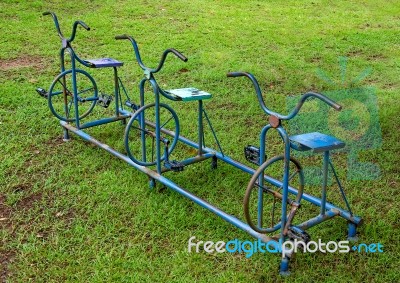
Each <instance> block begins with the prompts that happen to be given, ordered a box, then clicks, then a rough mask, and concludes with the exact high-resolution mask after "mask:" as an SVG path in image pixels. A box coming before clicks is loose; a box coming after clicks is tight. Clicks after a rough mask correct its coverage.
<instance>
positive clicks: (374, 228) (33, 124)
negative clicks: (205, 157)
mask: <svg viewBox="0 0 400 283" xmlns="http://www.w3.org/2000/svg"><path fill="white" fill-rule="evenodd" d="M65 2H66V1H43V2H42V1H1V2H0V32H1V39H0V243H1V244H0V282H3V281H4V282H29V281H32V282H63V281H67V282H111V281H114V282H120V281H122V282H169V281H171V282H193V281H196V282H277V281H288V282H399V281H400V276H399V273H398V270H399V248H398V243H399V240H400V239H399V228H400V227H399V220H398V215H399V213H400V209H399V206H398V205H397V204H396V201H398V200H399V188H400V180H399V167H398V163H399V161H400V160H399V152H400V146H399V130H398V128H399V126H398V125H399V124H400V116H399V115H398V113H399V110H400V106H399V102H398V92H399V83H398V82H399V71H400V51H399V50H400V48H399V47H400V46H399V39H400V17H399V15H400V5H399V3H398V1H334V2H332V1H319V0H315V1H312V2H311V1H273V2H270V1H190V3H189V1H164V0H159V1H138V0H135V1H123V2H121V1H78V2H76V1H71V2H68V3H65ZM47 10H51V11H54V12H56V13H57V15H58V17H59V21H60V25H61V28H62V30H63V32H64V33H65V34H67V35H69V33H70V27H71V26H72V23H73V22H74V21H75V20H78V19H80V20H83V21H85V22H86V23H87V24H88V25H89V26H90V27H91V28H92V29H91V31H90V32H86V31H85V30H83V29H81V28H79V29H78V33H77V37H76V40H75V42H74V43H75V45H74V46H75V47H76V51H77V53H78V54H79V55H80V56H81V57H82V58H100V57H105V56H107V57H113V58H116V59H119V60H121V61H124V62H125V65H124V67H123V68H122V69H121V72H120V73H121V77H122V80H123V81H124V82H125V84H126V87H127V89H128V90H129V92H130V95H131V96H132V98H133V99H134V100H137V99H138V93H137V84H138V82H139V80H140V79H141V77H142V75H141V72H140V70H139V68H138V66H137V65H136V63H135V61H134V57H133V52H132V49H131V46H130V45H129V43H128V42H127V41H116V40H115V39H114V36H115V35H118V34H125V33H126V34H130V35H132V36H134V37H135V38H136V40H137V41H138V43H139V46H140V48H141V50H142V57H143V60H144V62H145V63H146V64H148V65H151V66H155V65H156V64H157V62H158V60H159V58H160V54H161V53H162V51H163V50H164V49H166V48H169V47H175V48H176V49H178V50H180V51H182V52H183V53H184V54H185V55H186V56H187V57H188V58H189V61H188V62H187V63H183V62H181V61H180V60H178V59H176V58H172V57H171V58H169V59H168V60H167V62H166V65H165V68H164V69H163V71H162V72H161V73H160V75H159V76H158V79H159V81H160V84H161V86H162V87H164V88H166V89H167V88H174V87H186V86H196V87H198V88H200V89H205V90H207V91H209V92H211V93H212V94H213V95H214V97H213V99H212V100H211V101H208V102H206V103H205V106H206V109H207V110H208V113H209V115H210V118H211V119H212V120H213V122H214V127H215V129H216V130H217V132H218V135H219V138H220V140H221V144H222V145H223V148H224V151H225V152H226V153H229V155H231V156H233V157H234V158H237V159H239V160H241V161H244V158H243V156H242V151H243V146H245V145H247V144H257V136H258V133H259V131H260V129H261V128H262V126H263V125H265V123H266V121H267V120H266V117H265V115H264V114H263V113H262V112H261V110H260V108H259V106H258V103H257V100H256V98H255V95H254V93H253V89H252V87H251V85H250V83H249V82H248V81H246V80H245V79H230V78H226V76H225V74H226V73H227V72H229V71H238V70H243V71H248V72H251V73H253V74H254V75H256V77H257V79H258V80H259V82H260V84H261V87H262V89H263V90H264V91H265V93H266V95H265V99H266V101H267V104H268V105H269V106H270V107H271V108H272V109H274V110H276V111H280V112H283V113H286V112H287V111H288V107H287V105H290V101H291V100H290V99H289V98H290V97H291V95H292V94H300V93H302V92H305V91H308V90H314V91H316V90H318V91H321V92H325V93H332V95H333V96H335V95H336V98H338V99H339V100H340V97H339V96H338V93H339V94H340V90H345V91H346V90H354V89H357V90H360V89H361V92H363V91H364V90H365V89H367V88H368V89H371V88H372V89H373V91H372V97H373V98H375V99H376V100H371V101H372V102H371V101H370V102H369V104H368V103H367V104H365V105H368V107H372V108H368V107H367V108H368V109H373V110H374V111H375V112H374V113H375V114H376V115H377V116H375V118H376V119H375V120H374V121H375V122H376V124H377V125H378V127H375V128H374V129H375V132H374V134H375V137H377V140H378V142H376V143H375V142H374V143H373V146H372V143H371V144H369V143H365V142H364V143H363V144H361V145H357V143H353V147H352V149H353V150H354V149H356V153H355V156H356V157H355V158H356V159H357V160H358V161H359V162H363V163H367V162H369V163H373V164H374V165H375V168H376V167H378V168H379V169H380V172H378V173H376V172H375V173H376V174H375V173H374V172H372V173H371V172H369V173H368V172H367V171H365V174H363V172H361V174H359V171H357V172H358V175H357V174H355V175H354V174H353V175H352V173H353V172H355V171H354V170H353V169H354V168H353V169H352V167H351V166H350V165H351V164H353V163H351V162H350V163H349V160H350V159H349V156H350V155H351V154H352V153H354V151H353V152H341V153H338V154H335V155H334V157H333V158H334V160H335V163H336V164H338V165H339V166H338V173H339V175H340V176H341V177H342V179H343V184H344V186H345V187H346V189H347V192H348V195H349V199H350V201H351V203H352V204H353V209H354V211H355V212H356V213H357V214H359V215H361V216H362V217H363V219H364V224H363V226H361V227H360V228H359V230H358V235H359V241H360V242H365V243H378V242H380V243H381V244H382V245H383V246H384V252H383V253H368V254H367V253H365V252H363V253H355V252H353V253H348V254H338V253H336V254H323V253H315V254H311V253H308V254H298V255H297V256H296V258H295V259H294V260H293V261H292V262H291V271H292V274H291V276H290V277H289V278H287V279H286V278H281V277H280V276H279V275H278V272H277V269H278V264H279V261H280V259H279V256H278V255H273V254H255V255H253V256H252V257H251V258H246V257H245V255H244V254H243V253H242V254H238V253H235V254H228V253H223V254H211V255H210V254H207V253H205V252H201V253H198V254H196V253H188V251H187V243H188V239H189V238H190V237H191V236H196V238H197V239H198V240H203V241H206V240H212V241H215V242H216V241H220V240H221V241H225V242H226V241H229V240H232V239H235V238H238V239H241V240H246V239H249V236H248V235H247V234H245V233H244V232H240V231H238V230H237V229H235V228H234V227H233V226H231V225H230V224H227V223H226V222H224V221H222V220H221V219H219V218H217V217H215V216H214V215H212V214H211V213H209V212H207V211H205V210H204V209H202V208H200V207H199V206H196V205H194V204H193V203H191V202H190V201H188V200H186V199H184V198H183V197H181V196H180V195H178V194H176V193H174V192H172V191H169V190H162V189H161V188H156V189H154V190H149V189H148V184H147V178H146V177H145V176H144V175H142V174H140V173H139V172H137V171H136V170H134V169H132V168H130V167H128V165H126V164H124V163H122V162H120V161H119V160H117V159H116V158H113V157H111V156H110V155H109V154H108V153H106V152H105V151H102V150H100V149H98V148H95V147H94V146H91V145H90V144H88V143H85V142H83V141H82V140H80V139H78V138H77V137H75V136H73V138H72V141H71V142H69V143H64V142H63V141H62V138H61V137H62V135H61V134H62V132H61V129H60V126H59V125H58V122H57V120H56V119H55V118H54V117H53V116H52V115H51V113H50V111H49V110H48V108H47V103H46V101H45V100H44V99H42V98H40V97H39V96H38V95H37V94H36V93H35V88H36V87H38V86H42V87H44V88H45V89H47V88H48V87H49V85H50V83H51V81H52V80H53V78H54V76H55V75H57V74H58V72H59V59H58V57H57V56H58V50H59V49H58V48H59V47H60V42H59V38H58V37H57V35H56V32H55V29H54V25H53V23H52V20H51V18H50V17H48V16H47V17H43V16H41V13H42V12H44V11H47ZM344 57H345V58H347V59H346V60H347V61H346V60H345V59H343V58H344ZM94 76H95V78H96V81H97V82H98V85H99V88H100V89H101V90H103V91H104V92H108V93H111V92H112V79H111V73H110V72H107V71H99V72H94ZM335 91H336V92H335ZM338 91H339V92H338ZM349 93H353V92H349ZM364 94H365V93H364ZM147 97H148V98H147V99H148V101H151V100H152V95H151V93H149V95H147ZM361 100H362V99H361ZM361 102H362V103H363V102H365V101H361ZM310 105H311V104H310ZM173 106H174V107H175V108H176V109H177V112H178V114H179V117H180V122H181V124H182V125H183V126H182V127H183V129H182V131H183V134H185V135H187V136H189V137H192V138H195V123H194V121H195V115H196V114H195V110H196V106H195V105H194V104H191V103H187V104H177V103H175V104H173ZM345 109H346V108H345ZM347 109H348V108H347ZM352 109H353V110H354V109H355V110H354V113H353V114H351V113H350V114H349V115H350V116H349V117H355V118H354V119H352V120H355V119H361V118H362V117H363V116H362V114H361V112H362V111H361V110H362V109H364V108H362V107H361V108H357V107H355V108H352ZM357 109H358V110H357ZM360 109H361V110H360ZM102 110H103V109H100V108H96V112H98V113H101V112H102ZM344 113H347V112H344ZM364 114H365V113H364ZM99 115H100V114H99ZM351 115H353V116H351ZM357 117H359V118H357ZM360 117H361V118H360ZM368 117H369V116H368ZM368 119H369V118H368ZM371 119H372V118H371ZM371 119H370V120H368V121H371ZM328 120H329V119H328ZM307 121H308V122H309V124H310V129H312V128H313V125H315V124H316V123H317V122H318V119H317V118H315V117H314V119H312V117H311V118H309V119H306V122H307ZM329 121H330V120H329ZM369 123H370V124H371V123H372V122H369ZM370 124H368V125H370ZM333 125H334V126H335V125H336V126H337V124H333ZM368 125H367V126H366V127H368ZM343 127H344V126H343ZM357 129H359V130H357ZM363 129H364V128H362V127H361V128H357V127H355V128H353V129H350V130H348V131H350V134H347V135H344V137H345V138H346V137H347V138H348V139H350V140H351V141H358V140H359V139H360V137H359V136H358V135H357V133H360V131H362V130H363ZM348 131H347V132H346V131H345V133H348ZM89 133H91V134H93V135H94V136H95V137H97V138H98V139H100V140H102V141H104V142H107V143H109V144H110V145H112V146H113V147H115V148H117V149H119V150H121V151H123V150H124V149H123V143H122V136H123V126H121V125H120V124H118V123H117V124H113V125H107V126H105V127H103V128H101V129H91V130H89ZM342 134H343V133H342ZM339 135H340V131H339ZM380 137H382V139H380ZM206 138H207V141H208V142H209V145H210V146H212V143H211V135H209V133H208V134H207V136H206ZM272 141H273V142H271V143H270V144H269V152H270V153H269V155H271V156H272V155H273V154H274V153H279V152H280V151H281V147H279V146H277V145H278V143H277V142H275V141H278V140H277V139H276V136H275V137H274V139H273V140H272ZM375 141H376V140H375ZM355 144H356V145H357V147H354V145H355ZM364 147H365V149H364ZM179 150H180V152H182V153H181V154H182V155H185V154H186V155H190V154H193V152H192V151H191V150H188V149H186V148H184V147H180V148H178V149H177V150H176V151H177V152H178V151H179ZM353 157H354V154H353ZM177 158H179V154H178V153H177ZM244 162H245V161H244ZM302 162H303V163H304V164H305V165H306V166H317V165H318V164H320V159H318V158H302ZM357 172H356V173H357ZM374 174H375V175H374ZM167 176H169V177H171V178H172V179H173V180H175V181H176V182H177V183H179V184H181V185H183V186H184V187H186V188H188V189H190V190H191V191H193V192H195V193H197V194H199V195H200V196H201V197H204V198H206V199H207V200H209V201H210V202H211V203H214V204H216V205H217V206H219V207H221V208H223V209H225V210H227V211H228V212H229V213H232V214H235V215H236V216H237V217H239V218H243V213H242V209H241V202H242V198H243V194H244V190H245V188H246V186H247V183H248V181H249V177H250V176H248V175H246V174H243V173H240V172H239V171H236V170H232V169H231V167H229V166H227V165H224V164H221V163H220V164H219V167H218V170H215V171H211V170H210V166H209V163H208V162H206V163H203V164H198V165H195V166H193V167H190V168H188V169H187V170H185V171H184V172H183V173H181V174H178V175H174V174H168V175H167ZM351 176H353V177H351ZM354 176H356V177H354ZM371 176H372V177H371ZM364 177H369V178H364ZM368 179H369V180H368ZM306 190H307V191H308V192H318V187H317V186H315V185H309V186H308V187H307V188H306ZM331 192H332V193H331ZM328 197H329V198H330V199H331V200H334V201H337V202H338V203H340V197H339V195H338V193H337V191H336V188H334V187H332V188H330V191H329V195H328ZM341 204H342V203H341ZM309 209H311V208H310V206H307V205H304V206H303V207H302V210H301V211H302V213H303V217H305V216H307V215H308V214H307V213H310V215H311V212H307V210H309ZM304 215H305V216H304ZM309 233H310V234H311V235H312V238H313V239H319V238H320V239H323V240H324V241H326V242H327V241H339V240H344V239H345V238H346V223H345V221H343V220H342V219H335V220H333V221H330V222H327V223H324V224H321V225H319V226H318V227H317V228H313V229H311V230H310V231H309Z"/></svg>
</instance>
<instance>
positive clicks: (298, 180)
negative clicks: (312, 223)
mask: <svg viewBox="0 0 400 283" xmlns="http://www.w3.org/2000/svg"><path fill="white" fill-rule="evenodd" d="M283 164H284V156H283V155H279V156H275V157H273V158H271V159H269V160H267V161H266V162H264V163H263V164H262V165H261V166H260V167H259V168H258V169H257V171H256V172H255V173H254V174H253V176H252V178H251V179H250V182H249V184H248V186H247V189H246V193H245V196H244V200H243V208H244V215H245V218H246V221H247V223H248V224H249V226H250V227H251V228H252V229H253V230H255V231H257V232H259V233H271V232H274V231H276V230H278V229H280V228H281V226H282V225H281V222H282V221H281V219H280V218H281V217H282V215H281V213H280V209H281V208H282V205H283V204H282V194H283V188H282V186H283V185H282V186H279V187H278V186H276V185H274V184H272V183H269V182H267V181H263V184H262V185H261V184H260V183H259V180H260V179H261V178H260V176H263V177H264V176H266V175H268V176H269V177H271V178H273V179H275V180H278V181H282V180H283V176H282V175H283V174H282V171H283V170H282V168H283V167H282V166H283ZM289 166H290V167H289V186H290V187H295V188H296V189H297V190H298V193H297V195H295V196H293V195H289V194H288V202H289V203H286V204H285V205H286V211H287V215H286V216H285V219H286V220H287V216H288V214H289V211H290V209H288V207H290V206H292V205H293V203H297V204H299V203H300V201H301V198H302V195H303V189H304V174H303V170H302V168H301V166H300V163H299V162H298V161H297V160H296V159H294V158H293V157H291V158H290V161H289ZM277 175H280V176H281V177H278V176H277ZM262 180H264V179H263V178H262ZM260 193H261V194H262V197H261V198H260ZM268 199H269V200H270V202H267V201H268ZM260 206H261V208H260ZM255 208H257V210H255ZM268 210H269V215H268V216H269V220H270V221H268V222H269V223H268V224H265V225H264V222H266V221H265V220H264V219H265V216H266V213H265V212H266V211H268ZM254 215H256V216H257V217H254ZM289 225H290V223H289Z"/></svg>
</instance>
